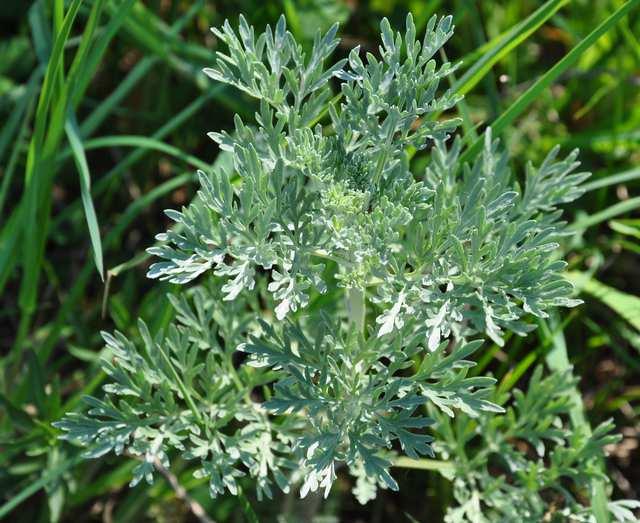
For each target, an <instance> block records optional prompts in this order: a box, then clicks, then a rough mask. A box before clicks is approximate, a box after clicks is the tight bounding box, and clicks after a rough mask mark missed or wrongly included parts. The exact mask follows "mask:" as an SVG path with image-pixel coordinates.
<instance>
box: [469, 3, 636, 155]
mask: <svg viewBox="0 0 640 523" xmlns="http://www.w3.org/2000/svg"><path fill="white" fill-rule="evenodd" d="M638 5H640V0H629V1H628V2H626V3H625V4H624V5H622V6H620V7H619V8H618V9H616V11H615V12H614V13H613V14H612V15H611V16H609V17H608V18H607V19H606V20H604V21H603V22H602V23H601V24H600V25H598V27H596V28H595V29H594V30H593V31H591V33H589V34H588V35H587V36H586V37H585V38H583V39H582V40H581V41H580V42H579V43H578V45H576V46H575V47H574V48H573V49H571V51H569V53H567V55H566V56H564V58H562V59H561V60H560V61H559V62H557V63H556V64H555V65H554V66H553V67H552V68H551V69H549V70H548V71H547V72H546V73H545V74H543V75H542V76H541V77H540V78H538V80H537V81H536V82H535V83H534V84H533V85H532V86H531V87H529V89H527V90H526V91H525V92H524V93H523V94H522V95H521V96H520V97H519V98H518V99H517V100H516V101H515V102H514V103H513V104H511V106H510V107H509V109H507V110H506V111H505V112H504V113H502V115H500V117H499V118H498V119H497V120H496V121H495V122H493V124H492V125H491V127H492V129H493V133H494V135H498V134H500V133H502V131H504V130H505V129H506V128H507V127H508V126H509V125H511V124H512V123H513V122H514V121H515V119H516V118H518V116H520V115H521V114H522V113H523V112H524V111H525V110H526V109H527V107H529V106H530V105H531V104H532V103H533V102H534V101H535V100H536V99H538V97H539V96H540V95H541V94H542V92H543V91H544V90H545V89H547V88H549V86H550V85H551V84H552V83H553V82H554V81H555V80H557V79H558V77H560V75H561V74H562V73H564V72H565V71H566V70H567V69H569V67H571V66H572V65H574V64H575V63H576V62H577V61H578V59H579V58H580V57H581V56H582V55H583V54H584V53H585V51H587V49H589V48H590V47H591V46H592V45H593V44H595V43H596V42H597V41H598V39H599V38H600V37H601V36H602V35H604V34H605V33H606V32H607V31H609V30H610V29H611V28H612V27H613V26H615V25H616V24H617V23H618V22H619V21H620V19H621V18H622V17H623V16H625V15H626V14H627V13H629V12H630V11H631V10H632V9H634V8H635V7H638ZM481 147H482V138H480V139H478V140H476V142H475V143H474V144H473V145H472V146H471V147H470V148H469V149H467V150H466V151H465V152H464V153H463V155H462V160H463V161H468V160H469V158H471V157H472V156H473V155H474V154H476V153H477V152H478V151H479V150H480V148H481Z"/></svg>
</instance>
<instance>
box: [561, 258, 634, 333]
mask: <svg viewBox="0 0 640 523" xmlns="http://www.w3.org/2000/svg"><path fill="white" fill-rule="evenodd" d="M566 277H567V278H568V279H569V280H570V281H571V282H572V283H573V284H574V285H575V286H576V288H577V289H578V290H580V291H582V292H584V293H586V294H588V295H589V296H592V297H593V298H596V299H597V300H599V301H601V302H602V303H604V304H605V305H607V306H608V307H610V308H611V309H612V310H614V311H615V312H616V313H617V314H618V315H619V316H620V317H621V318H624V319H625V320H626V321H627V322H629V324H631V325H632V326H633V327H635V328H636V329H638V331H640V298H639V297H638V296H634V295H633V294H627V293H626V292H622V291H619V290H618V289H614V288H613V287H609V286H608V285H605V284H604V283H601V282H599V281H598V280H596V279H595V278H593V277H592V276H591V275H590V274H588V273H584V272H574V271H572V272H569V273H567V275H566Z"/></svg>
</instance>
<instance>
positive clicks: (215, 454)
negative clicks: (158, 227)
mask: <svg viewBox="0 0 640 523" xmlns="http://www.w3.org/2000/svg"><path fill="white" fill-rule="evenodd" d="M213 32H214V34H215V35H216V37H217V38H218V39H219V41H220V43H223V44H225V45H226V46H227V48H228V52H227V54H224V53H222V52H219V53H218V54H217V61H216V64H215V66H214V67H213V68H211V69H206V70H205V73H206V74H207V75H208V76H210V77H211V78H212V79H214V80H215V81H218V82H223V83H226V84H229V85H232V86H234V87H236V88H237V89H238V90H240V91H242V92H243V93H246V94H247V95H249V96H251V97H253V98H256V99H257V100H258V101H259V108H258V111H257V113H256V125H249V124H247V123H246V122H243V121H242V120H241V119H240V117H239V116H236V118H235V130H234V131H233V132H231V133H228V132H225V131H222V132H213V133H211V134H210V136H211V138H212V139H213V140H214V141H215V142H216V143H217V144H218V145H219V147H220V149H221V150H222V151H223V152H224V153H223V154H228V155H229V157H230V158H231V159H232V161H231V162H229V167H228V168H220V169H217V170H215V171H214V172H211V173H204V172H200V173H199V176H200V185H201V189H200V191H199V193H198V195H197V197H196V198H195V199H194V201H193V202H192V203H191V204H190V205H189V206H188V207H186V208H183V209H182V210H181V211H174V210H168V211H166V213H167V215H168V216H169V217H170V218H171V219H172V220H173V221H174V222H175V225H174V226H173V227H172V228H171V229H170V230H169V231H168V232H166V233H163V234H160V235H158V237H157V239H158V240H160V244H159V246H156V247H152V248H150V249H149V252H150V253H151V254H153V255H155V256H157V257H158V258H159V259H160V261H157V262H156V263H154V264H153V265H152V266H151V267H150V269H149V273H148V276H149V277H151V278H156V279H160V280H166V281H170V282H173V283H181V284H185V283H188V282H191V281H193V280H195V279H196V278H199V284H198V285H197V286H194V287H191V288H187V289H185V290H183V291H182V292H180V293H179V295H177V296H172V297H170V299H171V302H172V304H173V306H174V309H175V321H174V322H173V324H172V325H171V326H170V327H169V328H168V330H167V331H166V332H164V333H160V334H158V335H157V336H151V334H150V333H149V331H148V329H147V327H146V326H145V324H144V323H143V322H142V321H141V322H140V328H139V330H140V335H141V339H142V341H141V343H140V344H136V343H134V342H132V341H130V340H129V339H127V338H126V337H125V336H124V335H123V334H121V333H119V332H116V333H114V334H107V333H104V334H103V337H104V340H105V342H106V349H107V350H106V352H105V357H104V360H103V368H104V370H105V372H106V373H107V374H108V375H109V377H110V379H111V381H110V383H109V384H108V385H106V386H105V387H104V391H105V396H104V397H103V398H102V399H98V398H93V397H89V398H86V399H85V401H86V403H87V405H88V407H89V410H88V412H87V413H86V414H79V413H70V414H68V416H67V417H66V418H65V419H64V420H62V421H60V422H59V423H57V424H56V426H57V427H59V428H60V429H62V430H63V431H65V434H64V436H63V437H64V438H66V439H69V440H74V441H79V442H81V443H83V444H85V445H88V446H89V448H88V450H87V451H86V456H87V457H90V458H96V457H99V456H102V455H104V454H106V453H108V452H111V451H113V452H115V453H116V454H122V453H124V452H126V453H128V454H130V455H133V456H137V457H139V458H140V463H139V465H138V466H137V467H136V469H135V471H134V477H133V481H132V485H135V484H136V483H138V482H139V481H140V480H141V479H143V478H144V479H146V480H147V481H149V482H151V481H152V479H153V473H154V467H155V465H156V464H158V463H160V464H162V465H164V466H165V467H168V466H169V460H170V457H171V456H176V455H179V456H182V457H183V458H186V459H191V460H195V461H196V462H197V464H198V465H197V469H196V472H195V475H196V476H197V477H200V478H207V480H208V482H209V485H210V491H211V494H212V495H213V496H216V495H218V494H220V493H222V492H224V491H225V490H228V491H229V492H231V493H233V494H236V493H237V492H238V491H239V485H240V483H239V481H240V479H239V478H241V477H243V476H247V475H248V476H250V477H251V478H253V480H254V483H255V486H256V489H257V495H258V497H259V498H261V497H262V496H263V495H266V496H272V494H273V488H274V484H276V485H277V486H278V487H279V488H280V489H282V490H283V491H285V492H287V491H289V489H290V488H292V487H293V486H296V485H300V495H301V496H305V495H306V494H307V493H308V492H310V491H316V490H318V489H321V490H323V491H324V494H325V495H327V494H328V493H329V490H330V489H331V486H332V484H333V482H334V480H335V479H336V472H337V470H338V469H339V468H340V467H345V468H346V469H348V470H349V471H350V472H351V473H352V474H353V475H355V476H356V477H357V478H358V479H357V482H356V494H357V495H358V497H359V499H360V500H361V501H363V502H365V501H366V500H367V499H370V498H371V497H372V496H374V495H375V489H376V488H378V487H382V488H390V489H397V488H398V485H397V483H396V481H395V480H394V478H393V476H392V475H391V473H390V472H389V469H390V467H391V465H392V463H393V461H394V456H395V455H396V454H397V453H398V452H401V453H404V454H406V455H407V456H409V457H412V458H420V457H421V456H427V457H432V456H434V455H435V452H436V451H437V452H438V453H439V454H440V456H441V457H444V458H446V459H449V460H451V461H452V462H453V464H454V468H453V469H452V470H453V471H454V472H455V473H454V474H453V475H451V473H450V472H447V474H450V476H451V478H452V479H453V481H454V486H455V497H456V499H457V501H458V502H459V504H460V506H459V507H457V508H452V509H451V510H450V511H449V513H448V518H449V519H450V520H451V521H497V520H505V521H506V520H508V521H541V520H542V519H539V518H540V516H541V515H542V516H544V515H545V514H549V513H554V510H555V511H556V512H557V513H558V514H561V513H562V512H561V511H562V510H564V511H570V512H571V514H581V513H582V512H581V511H583V512H584V511H585V510H586V509H585V507H584V505H586V503H585V496H584V495H582V496H581V495H578V493H579V492H582V493H583V494H584V493H585V492H586V489H587V485H588V481H589V479H590V478H591V477H592V476H593V475H596V474H598V472H597V467H596V466H595V464H594V459H595V458H596V457H597V456H600V455H601V453H602V447H603V446H604V444H606V443H608V442H610V441H612V437H611V436H608V435H607V434H608V432H609V430H610V428H611V426H610V425H609V424H606V425H604V426H601V427H599V428H598V429H596V430H595V432H594V433H593V434H592V435H586V434H580V433H577V432H576V433H573V432H571V431H569V429H568V428H567V427H566V426H565V425H563V421H564V419H563V417H562V416H563V412H564V411H563V409H564V410H567V402H566V401H565V400H563V399H562V392H563V391H564V390H565V389H566V388H567V387H569V386H572V385H573V382H572V380H571V378H570V377H569V376H559V375H558V376H556V375H552V376H550V377H548V378H542V376H541V375H540V372H539V371H538V372H537V373H536V374H535V376H534V378H533V379H532V381H531V385H530V389H529V392H528V393H526V394H523V393H520V392H516V393H515V399H514V402H513V405H512V406H510V407H508V409H507V410H506V411H505V409H504V408H503V406H504V405H507V398H505V397H502V396H501V395H496V394H495V391H494V389H493V384H494V382H495V380H494V379H493V378H491V377H482V376H474V377H471V376H470V375H469V374H468V371H469V369H470V368H471V367H472V366H473V365H474V363H473V361H472V360H471V359H470V357H471V356H472V355H473V353H474V352H475V351H476V350H477V349H478V348H479V347H480V345H481V344H482V339H483V338H484V337H488V338H490V339H491V340H493V341H494V342H495V343H497V344H498V345H503V343H504V335H505V332H513V333H516V334H519V335H525V334H526V333H527V332H529V331H530V330H531V329H532V328H533V327H532V325H531V324H530V323H529V322H528V321H527V318H530V317H531V316H534V317H538V318H545V317H546V316H547V312H546V311H547V310H549V309H550V308H553V307H557V306H566V307H571V306H574V305H576V304H577V301H576V300H574V299H572V298H571V294H572V287H571V285H570V284H569V283H568V282H567V281H565V279H564V278H563V276H562V271H563V269H564V268H565V265H566V264H565V262H564V261H562V260H559V259H558V258H557V256H556V255H555V250H556V248H557V246H558V240H559V238H560V237H561V236H563V235H565V234H567V232H566V229H565V222H563V221H561V211H560V210H559V206H560V205H562V204H564V203H566V202H570V201H572V200H574V199H575V198H577V197H578V196H580V194H581V192H582V191H581V189H580V183H581V182H582V181H583V180H584V179H585V178H586V177H587V176H588V175H587V174H585V173H581V172H576V168H577V166H578V162H576V156H577V153H576V152H572V153H571V154H570V155H569V156H568V157H567V158H564V159H562V158H559V157H558V149H557V148H556V149H554V150H553V151H552V152H551V153H550V154H549V155H548V157H547V158H546V159H545V161H544V162H543V163H542V164H541V165H540V166H533V165H528V166H527V170H526V173H525V176H524V179H523V180H522V183H521V184H520V183H519V182H518V181H517V179H516V177H515V176H514V174H513V173H512V171H511V169H510V167H509V161H508V157H507V154H506V152H505V151H504V149H503V148H501V146H500V143H499V141H498V140H494V139H493V138H492V136H491V131H490V130H488V131H487V132H486V134H485V138H484V148H483V149H482V150H481V152H480V153H479V154H477V156H476V157H475V158H473V159H472V160H471V161H470V162H468V163H463V162H461V160H460V153H461V149H462V143H463V142H462V141H461V140H460V139H459V138H456V139H452V138H450V136H451V135H452V134H454V131H455V130H456V126H457V124H458V121H457V120H456V119H455V118H450V117H447V116H445V115H447V114H448V112H449V110H450V109H452V108H454V107H455V105H456V103H457V102H458V101H459V97H458V96H457V95H456V94H455V93H453V92H451V91H445V90H443V89H441V87H440V83H441V81H442V80H443V79H446V77H447V76H448V75H450V74H451V73H452V72H453V71H454V70H455V66H454V65H452V64H450V63H440V64H439V63H438V60H437V59H436V58H435V56H436V54H437V53H438V51H439V50H440V49H441V48H442V46H443V45H444V44H445V42H447V40H448V39H449V38H450V37H451V35H452V32H453V26H452V20H451V17H445V18H441V19H439V20H438V19H437V18H436V17H433V18H432V19H431V20H430V21H429V23H428V25H427V28H426V32H425V35H424V38H423V39H422V40H418V39H417V35H416V28H415V26H414V23H413V20H412V18H411V16H410V15H409V16H408V17H407V21H406V30H405V32H404V34H401V33H395V32H393V31H392V29H391V27H390V25H389V22H388V21H387V20H386V19H385V20H383V21H382V24H381V40H382V43H381V46H380V48H379V52H378V54H377V55H374V54H371V53H366V54H364V53H362V52H361V50H360V49H359V48H357V47H356V48H355V49H353V50H352V51H351V52H350V53H349V55H348V58H345V59H342V60H338V61H337V62H335V63H334V64H333V65H327V62H328V59H329V58H330V57H331V56H332V54H333V52H334V50H335V49H336V47H337V45H338V39H337V38H336V34H337V26H333V27H332V28H331V29H330V30H329V31H328V32H327V33H326V34H325V35H323V36H322V35H318V36H317V37H316V38H315V40H314V42H313V47H312V49H311V50H310V52H305V51H304V50H303V47H302V46H300V45H299V44H298V43H296V41H295V40H294V38H293V36H292V35H291V33H289V32H287V30H286V27H285V20H284V17H283V18H281V19H280V21H279V22H278V24H277V25H276V27H275V29H271V28H270V27H268V26H267V28H266V31H265V32H264V33H262V34H261V35H259V36H257V37H256V35H255V33H254V29H253V28H252V27H250V26H249V25H248V24H247V22H246V20H245V19H244V18H243V17H240V25H239V29H238V32H237V33H236V32H235V31H234V30H233V29H232V28H231V26H230V25H229V23H228V22H225V24H224V26H223V27H222V28H219V29H213ZM335 86H338V88H339V90H338V92H339V94H338V95H337V96H333V89H332V88H333V87H335ZM418 149H427V151H428V155H429V156H430V161H429V163H428V167H427V168H426V171H424V172H412V171H411V170H410V167H411V162H410V160H411V157H412V155H413V154H414V152H415V151H416V150H418ZM478 435H479V436H478ZM434 436H436V437H437V439H436V440H435V441H434ZM472 437H481V438H482V443H481V444H480V445H479V446H477V447H478V448H479V450H477V451H476V455H475V456H470V455H467V451H466V450H465V449H466V446H467V444H468V443H469V441H470V440H471V439H472ZM551 447H553V450H549V449H550V448H551ZM523 448H524V450H523ZM492 456H500V459H501V461H500V463H499V464H497V465H495V466H494V465H492V464H491V463H492V461H491V460H492ZM492 467H494V468H496V470H492ZM447 470H450V469H447ZM566 477H569V478H570V479H571V480H572V481H574V483H575V485H574V486H573V487H572V488H571V489H569V488H567V487H565V486H563V484H562V481H561V480H562V479H563V478H566ZM543 488H544V489H549V490H551V491H554V492H555V493H556V494H558V493H559V494H558V495H559V496H560V498H562V501H559V498H558V496H557V495H556V496H555V497H554V496H547V495H545V492H544V491H542V489H543ZM554 507H555V509H554ZM617 508H618V509H619V510H622V511H623V510H625V508H624V507H622V506H618V507H617ZM612 510H613V509H612ZM496 517H497V518H498V519H495V518H496ZM504 518H506V519H504Z"/></svg>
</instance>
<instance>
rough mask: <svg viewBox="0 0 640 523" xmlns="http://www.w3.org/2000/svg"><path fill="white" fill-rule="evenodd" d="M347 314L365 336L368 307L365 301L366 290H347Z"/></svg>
mask: <svg viewBox="0 0 640 523" xmlns="http://www.w3.org/2000/svg"><path fill="white" fill-rule="evenodd" d="M347 314H348V315H349V321H350V322H352V323H353V324H354V325H355V327H356V329H357V330H358V332H360V333H362V334H363V335H364V333H365V332H364V325H365V316H366V314H367V306H366V303H365V299H364V290H363V289H357V288H355V287H354V288H351V289H348V290H347Z"/></svg>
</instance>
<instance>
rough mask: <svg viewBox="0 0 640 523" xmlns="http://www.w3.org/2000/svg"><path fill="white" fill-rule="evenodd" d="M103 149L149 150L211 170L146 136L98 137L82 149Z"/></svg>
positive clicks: (201, 161) (206, 165)
mask: <svg viewBox="0 0 640 523" xmlns="http://www.w3.org/2000/svg"><path fill="white" fill-rule="evenodd" d="M103 147H134V148H137V149H149V150H153V151H158V152H161V153H165V154H168V155H170V156H173V157H174V158H177V159H178V160H181V161H183V162H184V163H186V164H188V165H192V166H193V167H195V168H196V169H201V170H203V171H209V170H210V168H211V164H209V163H207V162H205V161H203V160H201V159H200V158H197V157H195V156H193V155H191V154H187V153H185V152H184V151H182V149H179V148H178V147H174V146H173V145H169V144H168V143H165V142H163V141H161V140H156V139H154V138H148V137H146V136H135V135H119V136H100V137H99V138H93V139H92V140H87V141H86V142H85V143H84V149H85V150H87V151H88V150H90V149H100V148H103ZM70 153H71V152H70V151H63V152H62V153H61V154H60V156H59V158H58V160H64V159H65V158H67V157H68V156H69V154H70Z"/></svg>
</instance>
